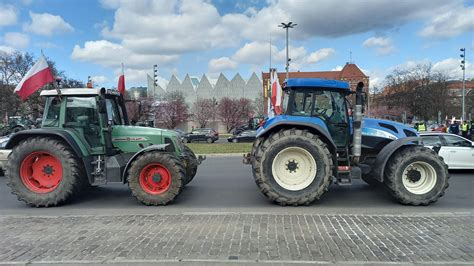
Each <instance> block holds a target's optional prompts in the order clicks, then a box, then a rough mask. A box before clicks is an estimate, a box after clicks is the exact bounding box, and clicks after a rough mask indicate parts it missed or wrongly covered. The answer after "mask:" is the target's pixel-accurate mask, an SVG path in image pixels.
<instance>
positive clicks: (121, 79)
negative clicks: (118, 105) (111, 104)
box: [117, 64, 125, 95]
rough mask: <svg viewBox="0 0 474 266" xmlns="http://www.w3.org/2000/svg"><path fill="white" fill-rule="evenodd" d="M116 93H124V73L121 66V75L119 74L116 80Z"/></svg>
mask: <svg viewBox="0 0 474 266" xmlns="http://www.w3.org/2000/svg"><path fill="white" fill-rule="evenodd" d="M117 89H118V91H119V92H120V94H122V95H123V94H124V93H125V73H124V71H123V64H122V73H121V74H120V77H119V80H118V86H117Z"/></svg>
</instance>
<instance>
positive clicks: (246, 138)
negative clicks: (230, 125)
mask: <svg viewBox="0 0 474 266" xmlns="http://www.w3.org/2000/svg"><path fill="white" fill-rule="evenodd" d="M256 137H257V131H255V130H246V131H242V132H240V133H239V134H237V135H232V136H230V137H229V138H227V141H228V142H233V143H237V142H253V141H254V140H255V138H256Z"/></svg>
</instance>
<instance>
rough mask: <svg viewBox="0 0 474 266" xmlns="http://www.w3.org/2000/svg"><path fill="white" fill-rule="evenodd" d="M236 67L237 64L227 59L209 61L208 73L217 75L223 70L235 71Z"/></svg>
mask: <svg viewBox="0 0 474 266" xmlns="http://www.w3.org/2000/svg"><path fill="white" fill-rule="evenodd" d="M237 66H238V63H237V62H235V61H234V60H232V59H230V58H229V57H221V58H216V59H211V60H210V61H209V64H208V67H209V72H211V73H219V72H222V71H225V70H232V69H236V68H237Z"/></svg>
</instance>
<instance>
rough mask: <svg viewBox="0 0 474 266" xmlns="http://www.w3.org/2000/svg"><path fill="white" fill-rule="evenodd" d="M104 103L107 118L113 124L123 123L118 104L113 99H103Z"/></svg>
mask: <svg viewBox="0 0 474 266" xmlns="http://www.w3.org/2000/svg"><path fill="white" fill-rule="evenodd" d="M105 105H106V108H107V119H108V120H109V121H112V123H113V125H123V124H124V121H123V114H121V112H120V110H119V106H118V104H117V102H116V101H115V99H112V98H107V99H105Z"/></svg>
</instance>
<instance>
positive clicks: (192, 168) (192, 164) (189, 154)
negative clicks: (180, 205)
mask: <svg viewBox="0 0 474 266" xmlns="http://www.w3.org/2000/svg"><path fill="white" fill-rule="evenodd" d="M183 153H184V155H185V156H186V160H187V162H186V182H185V183H186V184H188V183H189V182H191V181H192V180H193V178H194V176H196V173H197V168H198V161H197V157H196V154H194V152H193V151H192V150H191V149H190V148H189V147H188V146H186V145H185V146H184V152H183Z"/></svg>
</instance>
